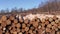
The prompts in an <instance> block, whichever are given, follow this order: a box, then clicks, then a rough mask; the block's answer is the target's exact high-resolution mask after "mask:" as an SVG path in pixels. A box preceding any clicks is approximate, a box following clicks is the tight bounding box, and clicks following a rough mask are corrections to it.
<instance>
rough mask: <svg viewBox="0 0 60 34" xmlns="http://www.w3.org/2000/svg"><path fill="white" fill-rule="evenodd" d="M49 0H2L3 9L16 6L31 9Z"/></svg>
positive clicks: (0, 3)
mask: <svg viewBox="0 0 60 34" xmlns="http://www.w3.org/2000/svg"><path fill="white" fill-rule="evenodd" d="M46 1H47V0H0V10H1V9H7V8H8V9H12V8H14V7H17V8H24V9H31V8H34V7H35V8H36V7H38V5H39V4H41V2H43V3H45V2H46Z"/></svg>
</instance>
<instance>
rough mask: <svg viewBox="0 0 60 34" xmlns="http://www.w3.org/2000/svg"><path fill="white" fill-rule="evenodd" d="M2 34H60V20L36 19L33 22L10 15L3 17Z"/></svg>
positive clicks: (55, 18) (54, 17)
mask: <svg viewBox="0 0 60 34" xmlns="http://www.w3.org/2000/svg"><path fill="white" fill-rule="evenodd" d="M0 34H60V18H58V17H56V16H53V17H46V18H42V19H40V18H38V17H35V18H33V19H32V20H30V19H28V18H25V19H24V18H23V17H22V16H21V17H20V18H19V17H16V16H12V15H10V16H9V17H8V16H6V15H3V16H1V18H0Z"/></svg>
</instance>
